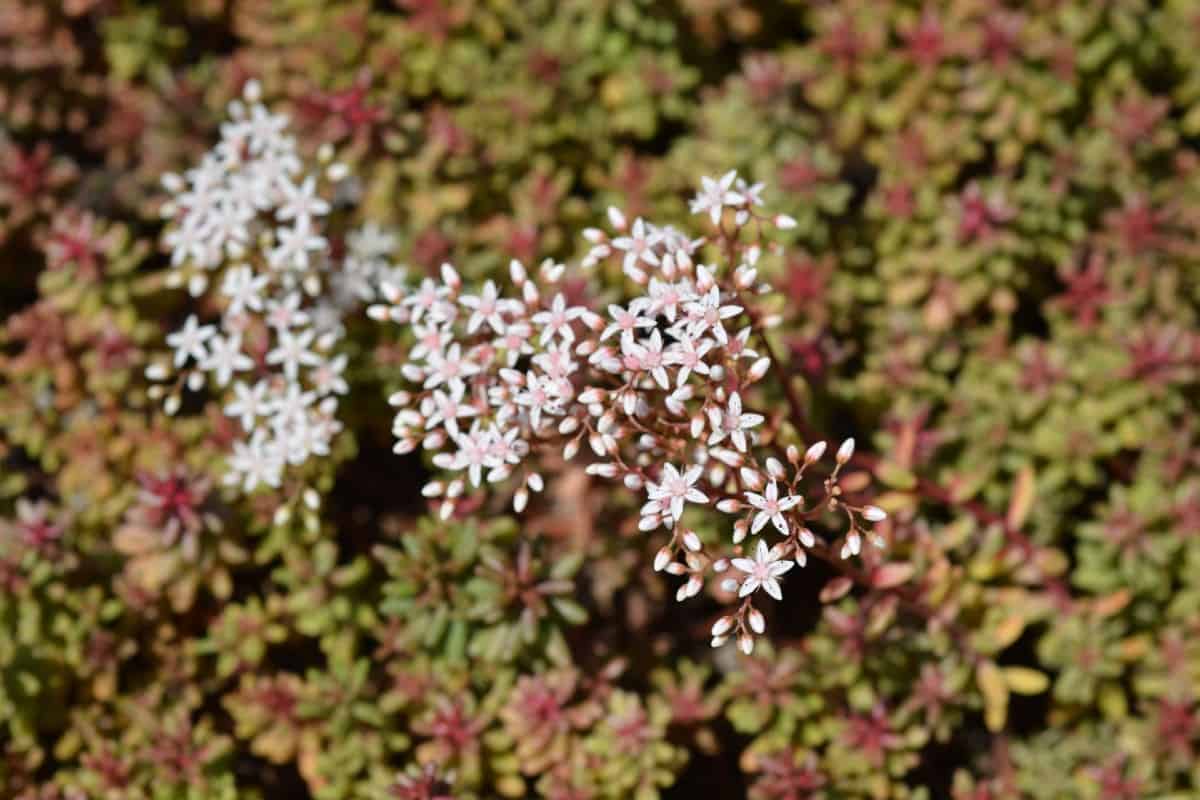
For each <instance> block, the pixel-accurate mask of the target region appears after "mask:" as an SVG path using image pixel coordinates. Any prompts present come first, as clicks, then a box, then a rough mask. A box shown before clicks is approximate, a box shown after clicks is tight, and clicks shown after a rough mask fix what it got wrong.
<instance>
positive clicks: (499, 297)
mask: <svg viewBox="0 0 1200 800" xmlns="http://www.w3.org/2000/svg"><path fill="white" fill-rule="evenodd" d="M762 189H763V186H762V184H754V185H749V184H747V183H746V182H745V181H743V180H741V179H740V178H738V176H737V173H736V172H732V171H731V172H729V173H727V174H725V175H724V176H723V177H721V178H720V179H718V180H714V179H711V178H707V177H706V178H704V180H703V188H702V189H701V191H700V193H699V194H698V195H697V196H696V197H695V199H693V201H692V204H691V207H692V211H693V212H694V213H697V214H704V215H706V216H708V217H709V219H710V220H711V221H712V223H713V225H714V226H715V234H714V235H713V236H712V237H701V238H695V239H693V238H690V237H689V236H688V235H687V234H686V233H684V232H683V231H680V230H677V229H675V228H672V227H669V226H658V225H655V224H653V223H650V222H647V221H646V220H643V219H641V218H637V219H635V220H633V222H632V223H630V222H629V221H628V219H627V217H626V215H625V214H624V213H623V212H622V211H621V210H619V209H616V208H610V209H609V211H608V218H609V222H610V223H611V225H612V227H613V228H614V229H615V230H614V232H613V233H611V234H610V233H608V232H605V231H603V230H600V229H595V228H592V229H588V230H587V231H585V237H586V239H587V241H588V242H589V244H590V249H589V251H588V253H587V254H586V256H585V257H584V259H583V267H584V268H585V269H597V268H599V267H600V265H601V264H603V263H604V262H606V261H609V260H612V261H614V262H619V263H620V267H621V271H622V273H623V274H624V275H625V276H626V278H628V285H629V286H631V287H633V288H632V291H631V295H632V296H631V297H629V298H628V299H627V301H626V302H624V303H610V304H608V306H607V308H606V309H605V311H604V313H601V312H600V311H598V310H596V308H593V304H592V303H590V302H589V301H588V299H587V298H585V297H574V298H573V299H568V293H569V292H568V288H567V287H566V286H565V285H564V276H565V275H566V267H565V265H563V264H558V263H554V262H553V261H546V262H544V263H543V264H542V265H541V267H540V268H539V269H538V270H537V272H536V276H530V274H529V272H528V270H527V269H526V268H525V266H524V265H523V264H521V263H520V262H519V261H516V260H514V261H513V262H512V263H511V265H510V269H509V278H510V281H511V284H512V289H513V292H512V294H511V296H510V295H509V294H507V293H506V292H505V291H504V290H502V289H501V288H500V287H499V286H498V285H497V284H496V282H495V281H493V280H488V281H486V282H485V283H484V284H483V286H482V288H481V289H480V290H479V291H478V292H474V293H472V292H468V291H466V290H465V288H464V286H463V282H462V279H461V277H460V276H459V274H458V272H457V271H456V270H455V269H454V267H453V266H451V265H449V264H443V265H442V267H441V270H440V276H439V277H440V280H438V279H434V278H432V277H428V278H425V279H424V280H423V281H421V282H420V283H419V284H417V285H414V286H404V285H397V284H394V283H390V282H389V283H385V284H384V285H383V286H382V294H383V295H384V297H385V299H386V302H384V303H379V304H375V305H372V306H370V307H369V308H368V313H369V314H370V315H371V316H372V317H373V318H374V319H377V320H390V321H392V322H396V323H400V324H402V325H404V326H405V327H406V328H408V329H409V330H410V331H411V335H412V347H411V350H410V351H409V360H408V361H407V363H405V364H404V366H403V367H402V370H401V372H402V375H403V377H404V378H405V379H406V380H407V381H408V382H409V383H410V384H412V388H408V389H403V390H401V391H398V392H396V393H394V394H393V395H392V396H391V398H390V402H391V404H392V405H394V406H398V407H399V411H398V412H397V414H396V417H395V423H394V432H395V435H396V438H397V443H396V446H395V450H396V452H397V453H407V452H412V451H414V450H416V449H417V448H418V447H422V448H424V449H425V450H428V451H432V452H433V453H434V455H433V464H434V465H435V466H436V467H438V468H439V469H440V470H442V472H443V475H442V476H440V477H437V478H435V479H433V480H431V481H430V482H429V483H428V484H427V485H426V486H425V489H424V493H425V495H426V496H427V497H430V498H440V502H441V513H442V516H443V518H448V517H449V516H450V515H451V514H452V513H453V512H454V509H455V507H456V504H457V503H458V502H459V501H460V499H461V498H463V497H464V496H465V495H466V494H467V493H469V492H471V491H474V490H477V489H479V488H480V487H481V486H482V485H483V484H485V483H487V484H505V483H510V482H511V489H512V496H513V506H514V508H515V510H516V511H518V512H520V511H523V510H524V509H525V507H526V505H527V504H528V502H529V498H530V493H531V492H538V491H540V490H541V489H542V488H543V486H544V484H545V481H544V478H543V474H542V473H543V471H544V470H543V467H544V465H545V464H546V463H547V459H554V458H557V457H558V456H559V455H561V457H562V458H563V459H566V460H571V459H573V458H576V457H578V456H579V454H580V453H581V451H584V448H585V445H586V452H590V456H589V462H590V463H588V465H587V468H586V469H587V472H588V473H589V474H591V475H594V476H599V477H601V478H606V479H609V480H613V481H619V482H621V483H622V484H623V485H624V486H625V487H626V488H627V489H629V490H632V491H638V492H642V491H644V492H645V493H646V497H647V502H646V503H645V504H644V505H643V506H642V507H641V512H640V522H639V527H640V528H641V530H643V531H654V530H656V529H658V528H665V529H666V530H667V531H668V532H669V534H670V539H669V541H668V542H667V544H665V545H663V546H662V548H661V549H660V550H659V551H658V554H657V556H656V557H655V560H654V567H655V569H656V570H666V571H667V572H669V573H671V574H673V575H677V576H681V577H683V576H686V578H687V580H686V582H684V583H683V584H682V585H681V586H680V587H679V589H678V592H677V595H676V596H677V599H679V600H684V599H686V598H688V597H692V596H694V595H696V594H698V593H699V592H700V591H701V589H702V588H703V587H704V585H705V583H706V581H707V579H708V578H710V577H712V576H714V575H718V574H720V573H725V572H726V571H727V570H729V568H730V567H732V568H733V569H734V570H737V571H740V572H741V573H743V574H744V577H743V578H741V579H740V580H739V579H737V578H729V577H725V578H723V579H721V580H720V581H719V584H720V588H721V589H722V590H725V591H729V592H736V593H737V594H738V595H739V596H740V597H742V598H747V597H748V596H749V595H751V594H753V593H754V592H755V591H757V590H758V589H762V590H763V591H764V592H766V593H767V594H769V595H771V596H772V597H774V598H776V599H782V592H781V589H780V584H779V577H780V576H781V575H783V574H784V573H785V572H787V571H788V569H790V568H791V567H792V566H793V564H796V565H799V566H803V565H804V564H805V562H806V559H807V552H808V551H809V550H810V549H811V548H813V547H814V546H816V545H817V538H816V536H815V534H814V533H813V532H812V530H811V529H810V528H809V527H808V526H807V524H806V521H807V520H809V519H812V518H815V517H818V516H820V515H822V514H824V513H825V512H826V511H829V510H840V511H842V512H844V514H845V515H846V517H847V519H848V522H849V525H848V532H847V534H846V536H845V538H844V540H843V541H842V544H841V557H842V558H847V557H850V556H854V555H858V553H859V552H860V549H861V545H862V538H863V535H864V531H870V529H871V528H870V525H871V523H872V522H877V521H880V520H882V519H883V518H884V516H885V515H884V514H883V512H882V511H881V510H880V509H878V508H877V507H874V506H870V507H858V506H854V505H851V504H848V503H846V502H844V501H842V500H840V499H839V495H840V489H839V487H838V474H839V470H840V469H841V467H842V466H843V465H844V464H846V462H847V461H848V460H849V459H850V457H851V455H852V453H853V446H854V445H853V440H847V441H846V443H845V444H844V445H843V446H842V447H841V449H840V450H839V451H838V453H837V459H836V462H837V463H836V466H835V467H834V468H833V470H832V472H831V473H830V474H829V475H828V477H827V478H826V480H825V481H824V493H823V494H820V495H816V496H814V497H813V498H811V501H810V500H808V499H806V497H805V496H804V495H803V494H802V490H801V489H800V482H801V481H802V480H803V479H804V477H805V471H806V470H807V469H808V468H810V467H811V466H812V465H813V464H815V463H816V462H817V461H818V460H819V459H820V457H821V455H822V454H823V452H824V450H825V444H824V443H823V442H819V443H816V444H814V445H812V446H811V447H809V448H808V451H807V453H806V454H805V455H804V457H803V458H801V457H800V453H799V450H798V449H797V448H796V447H795V446H794V445H791V446H782V445H781V443H780V442H779V439H778V436H777V434H778V432H779V431H778V429H777V428H778V426H777V425H768V424H767V420H766V417H765V416H764V415H763V414H760V413H754V412H752V411H748V410H747V409H746V407H745V400H744V397H746V395H747V393H748V392H752V391H756V389H755V386H756V384H758V383H759V382H761V381H763V379H764V378H765V377H766V376H767V374H768V372H769V370H770V369H771V366H772V361H771V358H770V357H769V356H768V355H765V354H760V353H759V352H758V351H757V350H756V349H755V348H754V347H753V346H752V337H754V336H755V335H758V336H760V337H762V336H765V335H766V329H765V325H764V324H763V323H762V321H761V319H759V318H758V317H757V316H756V315H755V314H754V313H752V312H751V310H750V308H749V304H755V303H757V302H759V300H758V298H757V295H758V294H760V293H764V292H767V291H769V289H768V287H766V286H765V285H761V284H760V283H759V282H758V280H757V267H756V264H757V263H758V261H759V259H760V258H761V257H762V254H763V247H762V244H761V243H760V242H757V241H749V237H748V236H746V237H744V236H743V233H744V232H748V231H749V230H750V229H751V228H752V227H753V229H755V230H758V231H761V230H762V229H763V228H768V229H778V228H788V227H790V225H791V224H792V221H791V219H790V218H788V217H786V216H782V215H776V216H769V215H766V214H764V213H762V212H761V211H760V206H761V205H762V203H763V201H762V198H761V192H762ZM727 211H728V214H727V213H726V212H727ZM726 217H728V219H726ZM744 238H745V239H747V241H743V239H744ZM710 245H711V247H710ZM706 254H711V255H713V256H714V257H715V260H714V261H713V262H712V263H704V262H703V261H702V259H703V258H705V256H706ZM576 294H578V292H576ZM773 452H777V453H778V456H776V455H768V453H773ZM781 458H782V459H783V460H781ZM783 461H787V462H788V464H789V466H788V467H785V466H784V464H783ZM781 487H782V489H781ZM781 491H782V492H783V494H782V495H781V494H780V492H781ZM689 505H690V506H697V507H705V508H707V507H715V509H716V510H717V511H718V512H719V513H721V514H724V515H727V516H728V517H732V518H733V523H732V531H733V533H732V545H733V547H734V550H733V551H732V552H731V553H729V554H725V553H718V552H713V551H711V550H710V549H709V548H706V546H705V543H704V542H702V541H701V538H700V537H699V536H698V535H697V533H696V532H695V531H693V530H690V529H688V528H687V527H686V526H685V525H684V517H685V511H686V509H687V508H688V507H689ZM768 522H770V523H771V524H772V526H773V530H774V531H775V532H776V533H777V534H778V535H779V536H781V537H782V540H781V541H780V542H778V543H776V544H775V545H774V546H770V547H769V546H768V545H767V543H766V541H765V537H764V536H762V532H763V529H764V527H765V526H766V524H767V523H768ZM748 534H754V535H756V536H759V539H758V544H757V548H756V550H755V556H754V558H753V559H750V558H744V557H738V556H739V555H740V552H741V546H742V542H743V540H744V539H745V538H746V536H747V535H748ZM873 540H874V541H875V542H876V543H877V544H879V545H880V546H882V544H883V540H882V539H881V538H880V537H878V536H873ZM762 620H763V618H762V615H761V614H759V613H758V612H756V611H755V610H754V609H753V606H752V605H751V603H750V601H749V600H748V599H747V600H745V601H744V602H743V604H742V608H741V609H740V610H739V611H738V612H737V614H736V615H735V616H732V617H726V618H722V620H720V621H718V623H717V625H716V626H715V627H714V631H713V645H714V646H717V645H719V644H721V643H723V642H724V641H725V640H726V638H727V634H728V633H729V631H731V630H732V629H733V628H734V626H735V624H736V626H737V629H738V635H739V637H740V642H741V646H742V648H743V649H745V650H746V651H747V652H749V651H750V649H751V648H752V647H753V634H756V633H762V632H763V629H764V623H763V621H762Z"/></svg>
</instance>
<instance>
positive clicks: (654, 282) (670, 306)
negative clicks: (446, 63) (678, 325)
mask: <svg viewBox="0 0 1200 800" xmlns="http://www.w3.org/2000/svg"><path fill="white" fill-rule="evenodd" d="M649 297H650V310H651V311H652V312H654V313H655V314H662V315H663V316H665V317H666V318H667V321H668V322H671V323H674V322H675V317H676V316H677V315H678V314H679V307H680V306H681V305H683V304H684V303H689V302H691V301H692V300H694V299H695V298H696V292H695V290H694V289H693V288H692V286H691V284H690V283H688V282H686V281H681V282H679V283H667V282H664V281H660V280H659V279H658V278H651V279H650V289H649Z"/></svg>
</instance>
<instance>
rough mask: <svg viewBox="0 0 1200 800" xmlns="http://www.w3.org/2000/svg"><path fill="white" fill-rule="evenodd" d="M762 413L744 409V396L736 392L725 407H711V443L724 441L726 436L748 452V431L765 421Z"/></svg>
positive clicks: (743, 450) (709, 438) (739, 448)
mask: <svg viewBox="0 0 1200 800" xmlns="http://www.w3.org/2000/svg"><path fill="white" fill-rule="evenodd" d="M763 419H764V418H763V415H762V414H752V413H748V412H743V411H742V396H741V395H740V394H738V393H737V392H734V393H733V394H731V395H730V396H729V402H728V404H727V405H726V407H725V409H724V410H722V409H720V408H716V407H711V408H710V409H709V422H710V424H711V426H712V429H713V432H712V434H711V435H710V436H709V437H708V443H709V444H716V443H717V442H720V441H723V440H724V439H725V437H726V436H728V437H729V438H730V439H732V440H733V444H734V446H735V447H737V449H738V450H740V451H741V452H743V453H744V452H746V432H747V431H749V430H751V429H753V428H756V427H758V426H759V425H761V424H762V423H763Z"/></svg>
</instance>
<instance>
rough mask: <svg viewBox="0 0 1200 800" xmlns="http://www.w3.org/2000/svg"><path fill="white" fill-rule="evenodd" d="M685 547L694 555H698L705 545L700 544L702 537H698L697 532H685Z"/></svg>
mask: <svg viewBox="0 0 1200 800" xmlns="http://www.w3.org/2000/svg"><path fill="white" fill-rule="evenodd" d="M683 546H684V547H686V548H687V549H688V550H691V551H692V552H693V553H696V552H699V551H700V549H701V548H702V547H703V546H704V545H703V544H702V543H701V542H700V537H699V536H697V535H696V532H695V531H684V533H683Z"/></svg>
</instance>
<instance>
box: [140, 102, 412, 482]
mask: <svg viewBox="0 0 1200 800" xmlns="http://www.w3.org/2000/svg"><path fill="white" fill-rule="evenodd" d="M259 93H260V91H259V88H258V86H257V84H255V83H254V82H250V83H249V84H247V87H246V90H245V94H244V100H235V101H234V102H232V103H231V104H230V106H229V116H230V120H229V121H228V122H226V123H225V124H224V125H223V126H222V127H221V141H220V142H219V143H218V144H217V146H216V147H215V148H214V149H213V150H211V151H210V152H209V153H207V154H206V155H205V156H204V157H203V159H202V160H201V161H200V163H199V165H197V166H196V167H194V168H193V169H191V170H189V171H187V172H186V173H185V174H184V175H183V176H182V177H180V176H178V175H166V176H164V178H163V185H164V186H165V188H166V189H167V191H168V192H170V194H171V195H172V198H171V200H170V202H168V203H166V204H165V205H164V208H163V215H164V216H165V217H166V218H167V219H169V220H170V221H171V224H170V227H169V229H168V232H167V234H166V236H165V242H166V244H167V246H168V247H169V248H170V251H171V264H172V271H171V273H170V275H169V282H170V284H171V285H175V286H182V285H185V284H186V286H187V288H188V291H189V292H190V293H191V294H192V296H194V297H200V296H202V295H207V296H208V299H209V300H210V301H211V302H213V303H214V304H215V305H217V306H219V307H220V309H221V315H220V319H219V320H216V321H214V322H211V323H208V324H202V323H201V321H200V319H199V317H198V316H197V315H196V314H191V315H189V316H188V317H187V319H186V320H185V321H184V324H183V326H182V327H181V328H179V329H178V330H176V331H175V332H174V333H171V334H170V335H168V336H167V344H168V345H169V346H170V347H171V348H172V349H173V351H174V355H173V358H172V360H171V362H170V363H169V364H168V363H162V362H160V363H155V364H152V365H151V366H150V367H149V368H148V370H147V375H148V377H150V378H151V379H153V380H159V381H166V382H168V383H165V384H160V385H158V386H156V387H155V389H156V393H157V394H159V395H160V396H164V397H165V398H166V400H165V406H166V410H167V411H168V413H175V412H176V411H177V410H178V409H179V407H180V404H181V402H182V399H181V394H180V393H181V390H182V389H183V388H184V387H186V388H187V389H190V390H192V391H199V390H201V389H203V388H204V387H205V386H208V387H209V388H210V389H212V390H215V391H217V392H218V393H220V395H221V396H222V397H223V398H224V400H223V402H224V411H225V413H226V415H227V416H229V417H231V418H233V419H235V420H237V422H238V423H239V425H240V427H241V429H242V431H243V435H242V437H241V438H240V439H238V440H236V441H235V442H234V444H233V453H232V455H231V456H230V459H229V472H228V474H227V476H226V480H227V482H228V483H229V484H236V485H240V486H241V487H242V488H243V489H244V490H245V491H252V490H253V489H254V488H255V487H256V486H258V485H260V484H263V485H266V486H271V487H278V486H279V485H280V484H281V481H282V476H283V472H284V469H285V467H286V466H287V465H298V464H301V463H303V462H304V461H306V460H307V459H308V458H309V457H310V456H312V455H325V454H327V453H328V452H329V447H330V443H331V440H332V438H333V437H334V435H335V434H336V433H337V432H338V431H339V430H340V429H341V425H340V423H339V422H338V420H337V417H336V412H337V406H338V397H339V395H343V394H345V393H346V392H347V391H348V387H347V384H346V381H345V379H344V378H343V372H344V370H345V368H346V356H345V355H339V354H337V352H336V346H337V343H338V341H339V340H340V338H341V337H342V335H343V328H342V319H343V317H344V315H345V314H346V313H347V312H348V311H349V310H350V309H352V308H354V307H355V306H357V305H359V304H361V303H362V302H364V301H370V300H373V299H374V290H373V288H372V287H374V286H377V285H378V284H379V282H380V281H381V280H382V279H384V278H393V279H394V275H395V273H396V271H395V270H394V269H393V268H392V266H391V264H390V263H389V262H388V260H387V254H388V253H389V252H390V251H391V250H392V249H393V247H394V245H395V242H394V240H393V239H392V237H391V236H389V235H388V234H386V233H384V232H383V231H380V230H379V229H377V228H374V227H371V226H368V227H365V228H363V229H362V230H360V231H358V232H357V233H352V234H350V235H349V236H348V237H347V251H348V252H347V255H346V257H345V258H344V259H341V260H340V262H337V263H335V261H334V260H333V259H332V258H331V256H330V247H329V242H328V240H327V239H326V237H325V235H324V221H323V218H324V217H326V216H327V215H328V214H329V213H330V203H329V202H328V201H327V200H325V199H323V198H322V196H321V193H320V189H321V188H322V184H332V183H336V182H338V181H340V180H342V179H343V178H344V177H345V172H346V171H345V168H344V167H343V166H342V165H339V164H331V165H329V166H327V167H326V168H325V169H324V170H323V171H321V172H318V173H305V171H304V165H303V162H302V160H301V158H300V156H299V154H298V152H297V147H296V141H295V139H294V138H293V137H292V136H290V135H289V134H288V119H287V117H286V116H285V115H282V114H273V113H271V112H270V111H269V110H268V109H267V108H266V106H264V105H263V104H262V103H261V102H259ZM320 160H321V161H323V162H328V160H329V153H322V154H321V157H320ZM213 286H215V287H216V290H215V291H211V290H210V287H213Z"/></svg>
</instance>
